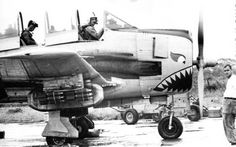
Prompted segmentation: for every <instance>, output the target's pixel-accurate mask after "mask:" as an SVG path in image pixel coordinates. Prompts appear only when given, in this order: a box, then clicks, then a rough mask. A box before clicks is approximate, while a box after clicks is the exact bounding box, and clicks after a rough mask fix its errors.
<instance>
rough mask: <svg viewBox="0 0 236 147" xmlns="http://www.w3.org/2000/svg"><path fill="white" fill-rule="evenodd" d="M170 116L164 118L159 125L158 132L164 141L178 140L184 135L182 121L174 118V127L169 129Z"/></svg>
mask: <svg viewBox="0 0 236 147" xmlns="http://www.w3.org/2000/svg"><path fill="white" fill-rule="evenodd" d="M169 120H170V116H167V117H164V118H163V119H162V120H161V121H160V122H159V125H158V132H159V134H160V136H161V137H162V138H164V139H176V138H178V137H179V136H180V135H181V134H182V133H183V125H182V123H181V122H180V120H179V119H178V118H176V117H174V116H173V118H172V125H171V126H172V127H171V129H169Z"/></svg>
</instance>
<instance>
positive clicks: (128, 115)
mask: <svg viewBox="0 0 236 147" xmlns="http://www.w3.org/2000/svg"><path fill="white" fill-rule="evenodd" d="M123 117H124V118H123V120H124V121H125V123H126V124H128V125H133V124H136V123H137V122H138V119H139V114H138V112H137V111H136V110H135V109H128V110H126V111H125V113H124V116H123Z"/></svg>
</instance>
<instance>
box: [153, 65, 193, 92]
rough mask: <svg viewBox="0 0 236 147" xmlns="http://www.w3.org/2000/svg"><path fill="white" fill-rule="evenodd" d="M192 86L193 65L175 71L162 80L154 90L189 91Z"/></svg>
mask: <svg viewBox="0 0 236 147" xmlns="http://www.w3.org/2000/svg"><path fill="white" fill-rule="evenodd" d="M191 87H192V67H187V68H185V69H182V70H180V71H177V72H175V73H173V74H172V75H170V76H168V77H166V78H165V79H164V80H162V81H161V82H160V83H159V84H158V85H157V86H156V87H155V88H154V89H153V90H155V91H159V92H169V93H172V92H173V93H175V92H187V91H189V90H190V89H191Z"/></svg>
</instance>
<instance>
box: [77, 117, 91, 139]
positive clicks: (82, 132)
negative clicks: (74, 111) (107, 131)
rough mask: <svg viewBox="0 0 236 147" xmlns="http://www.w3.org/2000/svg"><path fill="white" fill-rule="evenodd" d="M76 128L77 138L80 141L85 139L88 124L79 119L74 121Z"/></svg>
mask: <svg viewBox="0 0 236 147" xmlns="http://www.w3.org/2000/svg"><path fill="white" fill-rule="evenodd" d="M76 128H77V130H78V131H79V138H80V139H83V138H85V137H86V136H87V134H88V129H89V126H88V124H87V122H86V120H85V119H83V118H79V119H78V120H77V121H76Z"/></svg>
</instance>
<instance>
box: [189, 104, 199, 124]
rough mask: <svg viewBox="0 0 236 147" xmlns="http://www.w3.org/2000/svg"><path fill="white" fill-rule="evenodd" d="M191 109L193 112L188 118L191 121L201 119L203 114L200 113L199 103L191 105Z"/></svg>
mask: <svg viewBox="0 0 236 147" xmlns="http://www.w3.org/2000/svg"><path fill="white" fill-rule="evenodd" d="M190 111H191V114H190V115H188V119H189V120H190V121H199V120H200V118H201V114H200V108H199V106H198V105H194V104H193V105H191V106H190Z"/></svg>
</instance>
